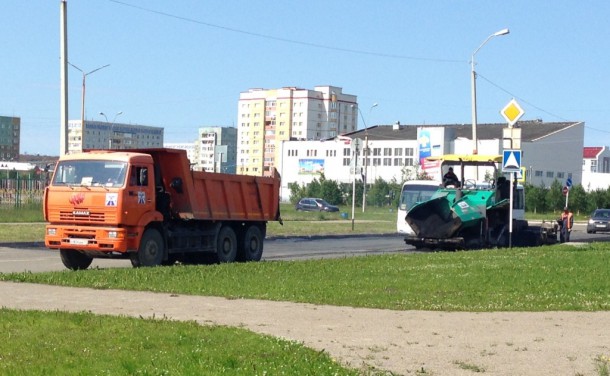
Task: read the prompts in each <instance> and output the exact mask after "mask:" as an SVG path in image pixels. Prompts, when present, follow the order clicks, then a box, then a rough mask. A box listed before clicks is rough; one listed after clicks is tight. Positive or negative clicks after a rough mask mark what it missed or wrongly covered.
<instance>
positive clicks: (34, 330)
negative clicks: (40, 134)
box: [0, 309, 361, 375]
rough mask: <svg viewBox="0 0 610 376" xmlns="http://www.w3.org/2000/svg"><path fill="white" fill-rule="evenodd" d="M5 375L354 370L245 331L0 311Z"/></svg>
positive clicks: (0, 348)
mask: <svg viewBox="0 0 610 376" xmlns="http://www.w3.org/2000/svg"><path fill="white" fill-rule="evenodd" d="M0 328H2V330H1V331H0V339H2V340H0V354H1V356H0V374H3V375H134V374H141V375H264V374H268V375H358V374H361V373H359V372H358V371H357V370H352V369H346V368H344V367H342V366H341V365H339V364H338V363H336V362H335V361H334V360H333V359H331V358H330V356H329V355H328V354H326V353H325V352H324V351H321V352H319V351H315V350H312V349H309V348H307V347H304V346H303V345H301V344H298V343H296V342H290V341H286V340H282V339H277V338H273V337H270V336H262V335H257V334H254V333H251V332H249V331H247V330H243V329H238V328H226V327H209V326H200V325H198V324H196V323H194V322H174V321H168V320H154V319H137V318H129V317H110V316H99V315H93V314H90V313H61V312H40V311H27V312H24V311H14V310H7V309H0Z"/></svg>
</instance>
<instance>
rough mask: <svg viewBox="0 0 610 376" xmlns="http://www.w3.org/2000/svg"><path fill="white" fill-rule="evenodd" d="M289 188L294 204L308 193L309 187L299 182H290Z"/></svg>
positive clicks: (291, 201) (291, 200)
mask: <svg viewBox="0 0 610 376" xmlns="http://www.w3.org/2000/svg"><path fill="white" fill-rule="evenodd" d="M288 189H289V190H290V203H291V204H293V205H296V203H297V202H299V200H300V199H302V198H303V197H305V196H306V195H307V187H305V186H300V185H299V183H294V182H293V183H288Z"/></svg>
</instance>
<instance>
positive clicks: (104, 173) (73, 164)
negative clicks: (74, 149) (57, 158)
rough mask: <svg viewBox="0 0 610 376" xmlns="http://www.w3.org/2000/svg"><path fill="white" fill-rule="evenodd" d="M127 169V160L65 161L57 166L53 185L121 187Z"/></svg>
mask: <svg viewBox="0 0 610 376" xmlns="http://www.w3.org/2000/svg"><path fill="white" fill-rule="evenodd" d="M126 171H127V163H126V162H117V161H63V162H60V163H59V164H58V165H57V167H56V168H55V175H54V178H53V185H69V186H74V185H78V186H85V187H100V186H103V187H121V186H123V185H124V184H125V176H126V174H125V172H126Z"/></svg>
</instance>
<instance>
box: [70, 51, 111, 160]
mask: <svg viewBox="0 0 610 376" xmlns="http://www.w3.org/2000/svg"><path fill="white" fill-rule="evenodd" d="M68 64H70V65H71V66H73V67H74V68H76V69H77V70H78V71H79V72H81V73H82V74H83V92H82V99H81V109H80V127H81V149H82V148H83V146H84V145H85V80H86V78H87V76H88V75H90V74H91V73H94V72H97V71H98V70H100V69H104V68H106V67H107V66H110V64H106V65H104V66H103V67H99V68H96V69H94V70H92V71H90V72H87V73H85V71H83V70H82V69H80V68H79V67H77V66H76V65H74V64H72V63H71V62H68Z"/></svg>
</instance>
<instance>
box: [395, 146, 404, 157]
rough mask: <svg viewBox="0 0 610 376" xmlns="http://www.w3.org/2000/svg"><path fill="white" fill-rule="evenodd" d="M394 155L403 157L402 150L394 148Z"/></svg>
mask: <svg viewBox="0 0 610 376" xmlns="http://www.w3.org/2000/svg"><path fill="white" fill-rule="evenodd" d="M394 155H395V156H397V157H400V156H402V148H394Z"/></svg>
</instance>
